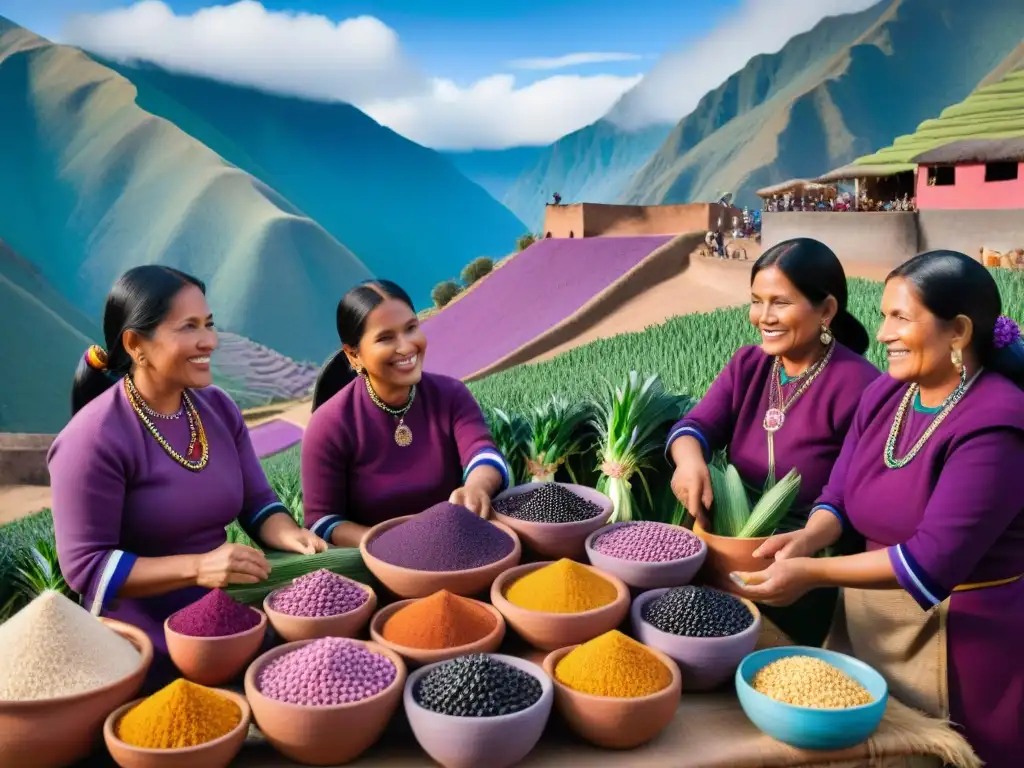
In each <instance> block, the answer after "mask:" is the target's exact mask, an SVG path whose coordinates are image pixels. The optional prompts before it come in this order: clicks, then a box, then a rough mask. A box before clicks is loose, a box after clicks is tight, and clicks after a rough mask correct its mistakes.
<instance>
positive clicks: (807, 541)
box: [752, 529, 817, 560]
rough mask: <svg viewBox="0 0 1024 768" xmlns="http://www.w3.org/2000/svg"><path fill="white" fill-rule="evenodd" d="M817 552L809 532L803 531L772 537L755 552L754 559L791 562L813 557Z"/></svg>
mask: <svg viewBox="0 0 1024 768" xmlns="http://www.w3.org/2000/svg"><path fill="white" fill-rule="evenodd" d="M816 552H817V550H816V549H815V545H814V542H813V541H812V540H811V536H810V535H808V532H807V531H805V530H803V529H801V530H799V531H792V532H791V533H780V534H777V535H775V536H772V537H770V538H769V539H768V540H767V541H766V542H765V543H764V544H762V545H761V546H760V547H758V548H757V549H755V550H754V551H753V553H752V554H753V556H754V557H763V558H765V559H768V558H774V559H775V560H791V559H793V558H795V557H811V556H812V555H814V554H815V553H816Z"/></svg>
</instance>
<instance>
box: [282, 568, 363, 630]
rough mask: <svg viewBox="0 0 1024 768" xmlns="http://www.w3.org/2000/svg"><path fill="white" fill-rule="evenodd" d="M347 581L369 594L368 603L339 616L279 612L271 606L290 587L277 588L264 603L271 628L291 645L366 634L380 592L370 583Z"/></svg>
mask: <svg viewBox="0 0 1024 768" xmlns="http://www.w3.org/2000/svg"><path fill="white" fill-rule="evenodd" d="M342 578H344V577H342ZM346 581H351V582H352V583H353V584H355V585H357V586H358V587H360V588H362V589H363V590H364V591H365V592H366V593H367V595H368V598H367V600H366V602H365V603H363V604H362V605H360V606H359V607H358V608H355V609H354V610H351V611H349V612H348V613H339V614H338V615H336V616H292V615H290V614H287V613H281V612H280V611H275V610H274V609H273V608H271V607H270V605H271V603H272V601H273V599H274V596H275V595H277V593H279V592H280V591H281V590H283V589H286V587H281V588H280V589H275V590H274V591H273V592H271V593H270V594H269V595H267V596H266V598H264V600H263V611H264V613H266V614H267V619H269V621H270V626H272V627H273V628H274V631H275V632H277V634H279V635H280V636H281V637H282V638H283V639H284V640H286V641H287V642H294V641H296V640H316V639H317V638H321V637H355V636H356V635H358V634H359V633H360V632H362V631H363V627H365V626H366V622H368V621H369V620H370V616H372V615H373V612H374V611H375V610H376V609H377V593H376V592H374V591H373V588H372V587H369V586H367V585H366V584H362V583H360V582H358V581H355V580H353V579H346Z"/></svg>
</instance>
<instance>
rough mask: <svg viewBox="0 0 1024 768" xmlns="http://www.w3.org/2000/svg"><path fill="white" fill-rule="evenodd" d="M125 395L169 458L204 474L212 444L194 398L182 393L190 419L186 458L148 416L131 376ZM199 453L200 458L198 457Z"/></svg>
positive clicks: (186, 412) (184, 409)
mask: <svg viewBox="0 0 1024 768" xmlns="http://www.w3.org/2000/svg"><path fill="white" fill-rule="evenodd" d="M124 393H125V396H126V397H127V398H128V403H129V404H130V405H131V407H132V410H133V411H135V415H136V416H138V417H139V420H140V421H141V422H142V424H143V426H145V427H146V429H147V430H148V431H149V434H151V435H152V436H153V439H155V440H156V441H157V443H159V444H160V447H161V448H163V449H164V451H165V452H166V453H167V455H168V456H170V457H171V458H172V459H174V461H176V462H177V463H178V464H180V465H181V466H183V467H184V468H185V469H187V470H189V471H190V472H202V471H203V469H205V468H206V465H207V464H208V463H209V461H210V444H209V441H208V440H207V439H206V430H205V429H204V427H203V422H202V419H200V418H199V411H198V410H196V406H195V404H194V403H193V402H192V398H190V397H189V396H188V392H182V393H181V400H182V410H183V411H184V412H185V418H186V419H188V431H189V442H188V451H187V452H186V453H185V455H184V456H182V455H181V454H180V453H178V452H177V451H176V450H174V447H173V446H172V445H171V444H170V443H169V442H168V441H167V438H166V437H164V436H163V435H162V434H161V433H160V430H159V429H157V426H156V424H154V423H153V421H152V420H151V419H150V418H149V416H148V415H147V413H146V410H147V408H146V401H145V400H143V399H142V395H140V394H139V390H138V389H136V388H135V382H134V381H132V377H131V376H125V377H124ZM148 410H152V409H148ZM197 453H198V456H197V455H196V454H197Z"/></svg>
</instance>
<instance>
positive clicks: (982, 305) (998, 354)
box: [885, 251, 1024, 389]
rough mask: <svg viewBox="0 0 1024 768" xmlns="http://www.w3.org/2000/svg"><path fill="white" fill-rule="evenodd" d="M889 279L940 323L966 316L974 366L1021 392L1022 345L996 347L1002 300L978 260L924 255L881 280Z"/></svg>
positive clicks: (943, 254) (939, 253)
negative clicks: (906, 285)
mask: <svg viewBox="0 0 1024 768" xmlns="http://www.w3.org/2000/svg"><path fill="white" fill-rule="evenodd" d="M894 277H902V278H903V279H904V280H907V281H908V282H910V284H911V285H913V286H914V290H915V291H916V293H917V295H918V298H920V300H921V303H922V304H924V306H925V307H926V308H927V310H928V311H929V312H931V313H932V314H933V315H935V316H936V317H937V318H939V319H940V320H944V321H946V322H949V321H951V320H954V319H955V318H956V317H957V315H964V316H966V317H969V318H970V319H971V324H972V325H973V326H974V328H973V333H972V336H971V349H972V350H973V351H974V354H975V355H977V357H978V362H979V363H980V364H981V365H982V366H984V367H985V368H988V369H989V370H992V371H996V372H997V373H1001V374H1002V375H1003V376H1006V377H1007V378H1008V379H1010V380H1011V381H1013V382H1014V383H1015V384H1016V385H1017V386H1018V387H1021V388H1022V389H1024V341H1021V340H1020V339H1017V341H1016V342H1014V343H1012V344H1010V345H1008V346H1005V347H1003V348H1002V349H998V348H997V347H996V345H995V333H994V332H995V328H996V320H998V319H999V315H1000V314H1002V311H1003V300H1002V297H1001V296H1000V295H999V286H998V285H997V284H996V281H995V278H993V277H992V274H991V273H990V272H989V271H988V269H986V268H985V267H984V266H982V264H981V262H979V261H976V260H975V259H972V258H971V257H970V256H968V255H966V254H964V253H959V252H958V251H928V252H927V253H922V254H919V255H917V256H914V257H913V258H912V259H910V260H909V261H905V262H903V263H902V264H900V265H899V266H898V267H896V269H894V270H893V271H892V272H890V273H889V276H888V277H887V278H885V280H886V282H888V281H890V280H892V279H893V278H894Z"/></svg>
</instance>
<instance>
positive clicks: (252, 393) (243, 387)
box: [213, 332, 320, 408]
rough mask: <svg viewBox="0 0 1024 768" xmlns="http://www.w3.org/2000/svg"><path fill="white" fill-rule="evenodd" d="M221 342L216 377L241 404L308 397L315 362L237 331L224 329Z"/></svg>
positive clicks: (317, 370)
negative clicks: (249, 337) (294, 355)
mask: <svg viewBox="0 0 1024 768" xmlns="http://www.w3.org/2000/svg"><path fill="white" fill-rule="evenodd" d="M219 342H220V343H219V346H218V348H217V353H216V354H215V355H214V358H213V363H214V373H215V377H216V379H217V383H218V385H220V386H221V388H223V389H224V390H225V391H227V392H228V393H229V394H230V395H231V397H232V399H233V400H234V401H235V402H236V403H238V405H239V407H240V408H255V407H257V406H261V405H266V404H268V403H272V402H278V401H285V400H296V399H299V398H302V397H305V396H306V395H308V394H309V393H310V391H311V390H312V389H313V384H314V383H315V382H316V377H317V374H318V373H319V372H320V366H319V365H317V364H315V363H309V362H305V363H300V362H296V361H295V360H292V359H291V358H290V357H286V356H284V355H282V354H280V353H278V352H275V351H274V350H272V349H270V348H269V347H267V346H264V345H263V344H257V343H256V342H254V341H250V340H249V339H247V338H245V337H244V336H239V335H238V334H235V333H224V332H221V333H220V335H219Z"/></svg>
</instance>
